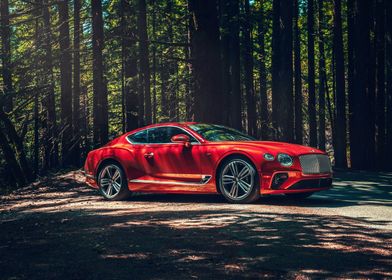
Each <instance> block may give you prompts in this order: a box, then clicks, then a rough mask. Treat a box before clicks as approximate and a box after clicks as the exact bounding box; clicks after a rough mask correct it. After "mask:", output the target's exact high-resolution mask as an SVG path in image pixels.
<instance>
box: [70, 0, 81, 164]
mask: <svg viewBox="0 0 392 280" xmlns="http://www.w3.org/2000/svg"><path fill="white" fill-rule="evenodd" d="M73 14H74V37H73V50H74V56H73V65H74V72H73V96H72V97H73V111H72V113H73V117H72V120H73V125H72V126H73V137H74V139H73V141H72V143H73V149H72V150H73V157H74V158H73V162H74V164H75V165H76V166H79V165H80V164H81V162H80V160H81V158H80V138H81V134H80V34H81V33H82V30H81V26H80V0H74V11H73Z"/></svg>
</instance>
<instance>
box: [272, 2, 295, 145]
mask: <svg viewBox="0 0 392 280" xmlns="http://www.w3.org/2000/svg"><path fill="white" fill-rule="evenodd" d="M292 4H293V2H292V1H291V0H290V1H289V0H274V1H273V27H272V28H273V31H272V120H273V126H274V130H275V137H274V138H275V139H277V140H280V141H289V142H291V141H293V138H294V135H293V129H294V122H293V117H294V116H293V56H292V46H293V29H292V26H293V17H292V13H293V8H292Z"/></svg>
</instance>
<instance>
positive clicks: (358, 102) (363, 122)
mask: <svg viewBox="0 0 392 280" xmlns="http://www.w3.org/2000/svg"><path fill="white" fill-rule="evenodd" d="M353 2H354V3H351V1H350V2H348V5H349V6H348V7H349V15H350V14H351V13H353V14H352V16H353V20H352V22H353V26H352V27H349V32H350V31H351V32H352V34H351V35H349V39H351V40H352V42H351V44H352V45H351V47H352V61H349V62H351V63H352V73H351V74H352V84H351V86H352V88H351V89H350V95H349V103H350V156H351V166H352V167H353V168H355V169H368V168H370V167H372V165H373V163H374V161H373V159H372V157H373V156H372V155H371V153H372V151H373V149H374V144H375V143H374V126H373V125H374V123H373V121H372V118H373V116H372V115H371V112H372V108H371V107H372V105H374V99H373V98H374V96H372V92H373V90H372V89H371V86H372V85H371V84H370V83H369V78H370V77H371V76H372V75H371V72H372V70H371V68H372V67H373V61H372V54H371V43H370V24H369V23H370V19H371V14H370V10H371V9H370V8H369V5H368V1H366V0H354V1H353ZM350 21H351V19H350V18H349V23H350ZM350 36H352V37H350ZM349 43H350V42H349ZM349 57H350V55H349ZM373 155H374V152H373Z"/></svg>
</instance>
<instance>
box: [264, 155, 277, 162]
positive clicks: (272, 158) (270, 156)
mask: <svg viewBox="0 0 392 280" xmlns="http://www.w3.org/2000/svg"><path fill="white" fill-rule="evenodd" d="M264 159H265V160H268V161H273V160H274V159H275V157H274V156H273V155H271V154H269V153H266V154H264Z"/></svg>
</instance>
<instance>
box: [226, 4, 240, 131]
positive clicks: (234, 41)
mask: <svg viewBox="0 0 392 280" xmlns="http://www.w3.org/2000/svg"><path fill="white" fill-rule="evenodd" d="M239 13H240V11H239V0H229V1H227V14H228V30H229V34H228V36H229V48H228V51H229V53H228V55H229V57H228V58H229V73H230V81H229V82H230V106H229V107H230V112H229V121H230V124H231V126H232V127H233V128H235V129H238V130H242V115H241V103H242V101H241V64H240V30H239Z"/></svg>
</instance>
